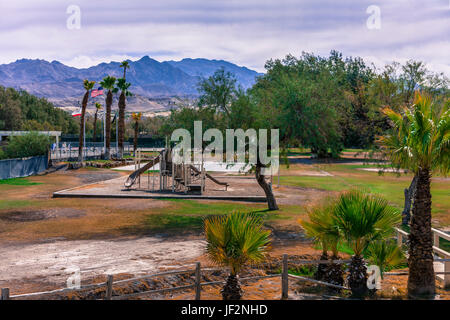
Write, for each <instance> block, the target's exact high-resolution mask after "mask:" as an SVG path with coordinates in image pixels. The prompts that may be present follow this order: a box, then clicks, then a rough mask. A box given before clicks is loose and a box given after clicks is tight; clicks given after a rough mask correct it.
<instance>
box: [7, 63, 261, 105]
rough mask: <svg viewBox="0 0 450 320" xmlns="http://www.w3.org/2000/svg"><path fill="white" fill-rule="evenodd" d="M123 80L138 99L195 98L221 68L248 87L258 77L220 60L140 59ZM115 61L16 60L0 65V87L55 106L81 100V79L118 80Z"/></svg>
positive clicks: (246, 69) (247, 70)
mask: <svg viewBox="0 0 450 320" xmlns="http://www.w3.org/2000/svg"><path fill="white" fill-rule="evenodd" d="M129 64H130V69H128V70H127V81H128V82H131V84H132V86H131V88H130V91H131V92H132V93H133V94H134V95H136V96H140V97H141V99H133V100H139V101H141V102H142V99H144V100H145V99H158V98H169V97H174V96H179V97H195V96H196V95H197V83H198V81H199V80H200V79H201V77H209V76H210V75H212V74H213V73H214V72H215V71H216V70H217V69H219V68H222V67H223V68H224V69H225V70H226V71H229V72H231V73H233V74H234V75H235V77H236V79H237V82H238V84H240V85H241V86H242V87H243V88H249V87H251V86H252V85H253V83H254V82H255V78H256V77H257V76H258V75H260V74H259V73H257V72H256V71H253V70H250V69H248V68H246V67H240V66H237V65H235V64H233V63H230V62H227V61H223V60H208V59H183V60H181V61H164V62H159V61H157V60H154V59H152V58H150V57H149V56H144V57H142V58H141V59H139V60H136V61H129ZM119 65H120V63H119V62H110V63H105V62H104V63H100V64H98V65H96V66H92V67H89V68H83V69H78V68H74V67H69V66H67V65H64V64H62V63H61V62H59V61H52V62H48V61H46V60H41V59H20V60H17V61H15V62H12V63H9V64H2V65H0V85H3V86H7V87H13V88H15V89H23V90H26V91H28V92H29V93H31V94H33V95H37V96H41V97H45V98H47V99H48V100H50V101H52V102H54V103H56V105H58V102H59V101H73V100H74V99H78V100H80V99H81V96H82V94H83V93H84V89H83V87H82V80H83V79H89V80H94V81H97V82H99V81H100V80H101V79H103V78H104V77H105V76H107V75H111V76H114V77H116V78H120V77H122V75H123V69H121V68H120V67H119Z"/></svg>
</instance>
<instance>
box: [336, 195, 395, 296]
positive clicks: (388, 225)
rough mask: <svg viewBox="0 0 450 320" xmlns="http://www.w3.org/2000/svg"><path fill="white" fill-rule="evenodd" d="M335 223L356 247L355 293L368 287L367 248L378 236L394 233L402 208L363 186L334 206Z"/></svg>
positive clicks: (352, 265) (352, 280)
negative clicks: (365, 254) (365, 191)
mask: <svg viewBox="0 0 450 320" xmlns="http://www.w3.org/2000/svg"><path fill="white" fill-rule="evenodd" d="M333 219H334V224H335V226H336V227H337V229H338V230H339V233H340V234H341V235H342V236H343V238H344V239H345V241H346V242H347V244H348V246H349V247H350V248H351V249H352V250H353V256H352V260H351V263H350V268H349V269H350V275H349V278H348V284H349V286H350V289H351V290H352V293H353V295H354V296H362V295H364V294H365V293H366V291H367V286H366V283H367V268H366V264H365V261H364V258H363V252H364V250H365V249H366V248H367V247H368V245H369V244H370V243H371V242H373V241H376V240H382V239H385V238H387V237H388V236H390V235H391V234H392V233H393V231H394V226H395V225H396V224H397V223H398V222H400V220H401V214H400V212H399V211H398V210H397V209H396V208H394V207H391V206H389V205H388V203H387V201H386V200H385V199H382V198H380V197H378V196H375V195H370V194H366V193H364V192H362V191H359V190H351V191H348V192H345V193H343V194H342V195H341V196H340V197H339V199H338V201H337V202H336V205H335V207H334V210H333Z"/></svg>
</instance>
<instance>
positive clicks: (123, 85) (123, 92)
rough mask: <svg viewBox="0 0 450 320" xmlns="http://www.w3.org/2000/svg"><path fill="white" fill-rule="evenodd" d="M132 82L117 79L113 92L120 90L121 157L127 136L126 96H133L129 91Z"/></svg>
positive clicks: (119, 136) (119, 134) (120, 156)
mask: <svg viewBox="0 0 450 320" xmlns="http://www.w3.org/2000/svg"><path fill="white" fill-rule="evenodd" d="M130 85H131V83H128V82H126V81H125V78H120V79H118V80H117V86H116V88H114V90H113V92H114V93H116V92H118V91H119V90H120V96H119V120H118V121H119V123H118V125H119V128H118V130H119V132H118V140H119V141H118V145H119V158H123V141H124V136H125V107H126V97H128V96H131V93H130V92H129V91H128V88H129V87H130Z"/></svg>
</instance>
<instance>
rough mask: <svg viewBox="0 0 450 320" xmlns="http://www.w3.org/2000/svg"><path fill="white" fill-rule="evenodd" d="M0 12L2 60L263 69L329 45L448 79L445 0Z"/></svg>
mask: <svg viewBox="0 0 450 320" xmlns="http://www.w3.org/2000/svg"><path fill="white" fill-rule="evenodd" d="M3 2H4V1H3ZM71 4H77V5H79V6H80V8H81V13H82V20H81V29H80V30H68V29H67V28H66V19H67V17H68V15H67V14H66V8H67V7H68V6H69V5H71ZM369 5H378V6H379V7H380V8H381V29H380V30H368V29H367V27H366V20H367V18H368V16H369V15H368V14H367V13H366V9H367V7H368V6H369ZM0 10H1V12H2V13H3V15H2V20H1V21H0V48H1V49H2V54H1V56H0V63H7V62H11V61H15V60H16V59H18V58H23V57H25V58H42V59H47V60H60V61H62V62H64V63H67V64H69V65H72V66H77V67H87V66H90V65H92V64H96V63H99V62H102V61H111V60H119V59H123V58H130V59H136V58H139V57H141V56H142V55H150V56H151V57H153V58H155V59H157V60H165V59H175V60H176V59H181V58H184V57H193V58H196V57H204V58H214V59H225V60H229V61H232V62H234V63H237V64H240V65H246V66H248V67H251V68H254V69H257V70H258V71H263V66H264V63H265V61H266V60H267V59H270V58H281V57H284V56H285V55H286V54H287V53H292V54H295V55H299V54H300V53H301V52H302V51H309V52H314V53H316V54H322V55H326V54H328V53H329V51H330V50H332V49H337V50H340V51H342V52H343V53H344V55H352V56H356V55H359V56H362V57H364V58H366V59H368V60H369V61H372V62H375V63H377V64H382V63H386V62H390V61H392V60H397V61H405V60H407V59H417V60H423V61H425V62H426V63H427V64H428V65H429V67H430V68H432V69H434V70H435V71H442V72H445V73H447V74H448V75H450V65H449V60H448V52H449V49H450V39H449V36H448V31H449V29H450V21H449V18H450V6H449V3H448V1H447V0H430V1H427V2H423V1H418V0H397V1H391V0H360V1H347V0H345V1H344V0H341V1H331V0H326V1H317V0H316V1H314V0H307V1H293V0H265V1H263V0H258V1H256V0H246V1H242V0H240V1H237V0H210V1H204V0H201V1H200V0H152V1H138V0H129V1H118V0H110V1H95V2H94V1H87V0H80V1H75V0H73V1H72V0H69V1H66V0H63V1H50V0H40V1H31V0H29V1H25V0H16V1H14V2H12V1H11V2H10V3H2V4H0Z"/></svg>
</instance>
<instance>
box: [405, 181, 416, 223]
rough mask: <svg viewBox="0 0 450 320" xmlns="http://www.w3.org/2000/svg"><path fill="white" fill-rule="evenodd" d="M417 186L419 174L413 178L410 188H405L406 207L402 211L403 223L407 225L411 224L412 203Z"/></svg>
mask: <svg viewBox="0 0 450 320" xmlns="http://www.w3.org/2000/svg"><path fill="white" fill-rule="evenodd" d="M416 186H417V175H415V176H414V178H413V179H412V181H411V184H410V185H409V188H408V189H405V190H404V193H405V207H404V208H403V212H402V224H403V225H405V226H407V225H409V222H410V220H411V204H412V200H413V198H414V195H415V193H416Z"/></svg>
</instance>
